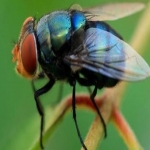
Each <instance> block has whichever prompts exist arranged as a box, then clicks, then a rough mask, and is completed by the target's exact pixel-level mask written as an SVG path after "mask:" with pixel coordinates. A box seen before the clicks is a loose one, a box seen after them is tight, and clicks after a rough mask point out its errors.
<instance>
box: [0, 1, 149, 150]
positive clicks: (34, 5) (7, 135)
mask: <svg viewBox="0 0 150 150" xmlns="http://www.w3.org/2000/svg"><path fill="white" fill-rule="evenodd" d="M104 2H105V3H107V2H117V0H112V1H110V0H94V1H90V0H82V1H81V0H63V1H59V0H55V1H50V0H44V1H43V0H26V1H23V0H12V1H10V0H0V68H1V73H0V150H28V149H29V147H30V146H31V145H32V143H33V142H34V140H35V138H36V137H37V136H38V135H39V126H40V118H39V115H38V113H37V110H36V106H35V102H34V99H33V92H32V89H31V86H30V82H29V81H28V80H26V79H24V78H22V77H20V76H18V75H16V73H15V71H14V67H15V64H14V63H12V55H11V50H12V48H13V46H14V42H17V40H18V36H19V32H20V28H21V26H22V23H23V21H24V20H25V19H26V18H27V17H28V16H34V17H36V18H39V17H40V16H42V15H44V14H46V13H48V12H50V11H54V10H58V9H66V8H68V7H69V6H70V5H71V4H73V3H78V4H80V5H81V6H82V7H90V6H95V5H97V4H103V3H104ZM119 2H131V1H130V0H119ZM136 2H137V1H136ZM141 2H144V3H146V4H147V2H148V1H147V0H141ZM141 14H142V12H140V13H137V14H135V15H132V16H129V17H126V18H123V19H120V20H117V21H113V22H109V24H110V25H112V27H113V28H114V29H116V30H117V31H118V32H119V33H120V34H121V35H122V36H123V37H124V39H125V40H126V41H128V42H129V41H130V39H131V37H132V33H133V32H134V29H135V27H136V24H137V22H138V19H139V18H140V16H141ZM148 19H150V18H148ZM141 38H142V37H141ZM149 38H150V36H149ZM143 49H146V52H145V53H144V55H143V57H144V58H145V59H146V61H147V62H148V63H149V64H150V59H149V58H150V42H149V43H147V45H145V47H143ZM44 83H46V80H44V81H39V82H37V84H36V86H37V88H38V87H41V86H42V85H43V84H44ZM149 87H150V79H147V80H145V81H141V82H138V83H130V84H129V85H128V87H127V90H126V92H125V95H124V97H123V101H122V105H121V110H122V112H123V114H124V115H125V117H126V119H127V120H128V122H129V123H130V125H131V127H132V128H133V130H134V132H135V134H136V135H137V137H138V139H139V141H140V143H141V145H142V146H143V148H144V149H146V150H148V149H150V90H149V89H150V88H149ZM58 88H59V84H56V85H55V86H54V88H53V89H52V91H51V92H49V93H47V94H45V95H44V96H42V97H41V99H42V102H43V104H44V106H45V107H48V106H50V105H52V104H54V103H55V101H56V100H57V98H58V95H59V93H58V92H59V90H58ZM78 91H86V88H81V87H78ZM70 93H71V88H70V86H69V85H65V87H64V90H63V96H65V95H67V94H70ZM77 119H78V122H79V126H80V130H81V133H82V136H83V137H84V136H85V135H86V133H87V131H88V129H89V127H90V123H91V122H92V120H93V119H94V114H93V113H92V112H89V111H87V110H78V109H77ZM80 147H81V144H80V142H79V139H78V137H77V133H76V129H75V125H74V122H73V119H72V111H69V113H67V114H66V115H65V117H64V119H63V121H62V122H61V123H60V124H59V125H58V126H57V128H56V129H55V131H54V133H53V135H52V136H51V137H50V139H49V142H48V144H47V145H46V148H45V150H48V149H51V150H64V149H65V150H78V149H80ZM98 149H99V150H100V149H101V150H112V149H114V150H126V149H127V148H126V146H125V144H124V142H123V141H122V139H121V138H120V136H119V135H118V132H116V129H115V128H114V126H113V125H112V124H111V123H110V124H109V125H108V137H107V139H105V140H104V141H103V142H102V144H101V145H100V146H99V148H98Z"/></svg>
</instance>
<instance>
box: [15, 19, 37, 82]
mask: <svg viewBox="0 0 150 150" xmlns="http://www.w3.org/2000/svg"><path fill="white" fill-rule="evenodd" d="M34 23H35V20H34V18H32V17H28V18H27V19H26V20H25V21H24V23H23V25H22V28H21V32H20V37H19V40H18V43H17V44H16V45H15V47H14V48H13V50H12V54H13V61H14V62H16V71H17V72H18V73H19V74H20V75H22V76H23V77H25V78H28V79H33V78H35V77H36V74H37V71H38V53H37V43H36V37H35V31H34Z"/></svg>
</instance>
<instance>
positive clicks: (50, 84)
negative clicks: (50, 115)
mask: <svg viewBox="0 0 150 150" xmlns="http://www.w3.org/2000/svg"><path fill="white" fill-rule="evenodd" d="M54 83H55V80H54V79H53V78H51V80H50V81H49V82H48V83H47V84H46V85H45V86H43V87H42V88H40V89H39V90H36V89H35V86H34V81H32V82H31V85H32V89H33V91H34V99H35V102H36V107H37V110H38V113H39V115H40V117H41V126H40V146H41V149H44V146H43V138H42V136H43V129H44V109H43V106H42V104H41V102H40V99H39V96H40V95H42V94H44V93H46V92H48V91H49V90H50V89H51V88H52V87H53V85H54Z"/></svg>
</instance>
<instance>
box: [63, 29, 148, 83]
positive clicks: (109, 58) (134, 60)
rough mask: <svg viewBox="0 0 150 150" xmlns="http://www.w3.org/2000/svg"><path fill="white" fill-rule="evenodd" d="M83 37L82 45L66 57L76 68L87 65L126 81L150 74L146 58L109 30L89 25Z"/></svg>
mask: <svg viewBox="0 0 150 150" xmlns="http://www.w3.org/2000/svg"><path fill="white" fill-rule="evenodd" d="M83 39H84V40H83V46H80V47H78V48H77V49H75V50H74V51H73V52H72V54H68V55H66V56H65V58H64V60H65V62H67V63H68V64H69V65H70V67H71V68H72V70H73V71H77V70H80V69H81V68H86V69H88V70H91V71H93V72H97V73H100V74H103V75H106V76H108V77H112V78H115V79H120V80H125V81H138V80H142V79H144V78H147V77H148V76H150V67H149V66H148V64H147V63H146V62H145V60H144V59H143V58H142V57H141V56H140V55H139V54H138V53H137V52H136V51H135V50H134V49H133V48H132V47H131V46H129V45H128V44H127V43H125V42H124V41H122V40H120V39H119V38H118V37H116V36H114V35H113V34H111V33H110V32H107V31H104V30H101V29H98V28H89V29H88V30H87V31H86V32H85V35H84V38H83Z"/></svg>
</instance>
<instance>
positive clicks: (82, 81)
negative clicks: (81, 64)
mask: <svg viewBox="0 0 150 150" xmlns="http://www.w3.org/2000/svg"><path fill="white" fill-rule="evenodd" d="M77 81H78V82H79V83H80V84H81V85H83V86H92V85H95V87H94V90H93V92H92V94H91V96H90V98H91V100H92V103H93V105H94V107H95V109H96V111H97V114H98V115H99V117H100V119H101V122H102V125H103V128H104V137H106V136H107V128H106V124H105V121H104V119H103V116H102V115H101V113H100V110H99V108H98V106H97V104H96V102H95V99H94V98H95V96H96V94H97V82H95V81H94V80H87V79H85V78H81V77H79V76H78V75H77ZM89 91H90V93H91V90H90V88H89Z"/></svg>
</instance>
